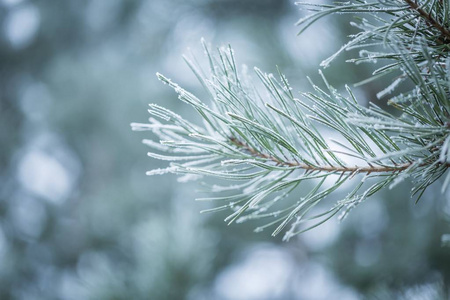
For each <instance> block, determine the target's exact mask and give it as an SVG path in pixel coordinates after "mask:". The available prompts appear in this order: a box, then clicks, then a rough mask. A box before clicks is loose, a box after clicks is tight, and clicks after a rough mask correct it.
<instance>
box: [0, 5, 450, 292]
mask: <svg viewBox="0 0 450 300" xmlns="http://www.w3.org/2000/svg"><path fill="white" fill-rule="evenodd" d="M293 2H294V1H293V0H246V1H239V0H169V1H168V0H92V1H88V0H78V1H70V0H65V1H62V0H0V21H1V23H0V26H1V31H0V299H205V300H206V299H223V300H228V299H230V300H232V299H233V300H234V299H236V300H240V299H242V300H247V299H248V300H252V299H255V300H256V299H258V300H259V299H366V298H369V299H401V298H403V299H446V298H447V297H448V288H447V286H448V284H449V283H450V249H449V248H445V247H441V241H440V238H441V235H442V234H444V233H448V232H450V228H449V227H450V226H449V221H448V215H449V213H450V200H449V199H450V194H447V195H442V194H440V192H439V185H440V184H439V183H437V184H435V185H434V186H433V188H434V189H433V188H430V189H429V190H428V191H427V192H426V194H425V196H424V197H423V199H422V200H421V201H420V202H419V203H418V204H417V205H414V200H413V199H411V198H410V197H409V189H410V186H409V185H408V183H404V184H402V185H399V186H398V187H397V188H396V189H394V190H390V191H384V192H382V193H380V194H379V195H378V196H377V197H373V198H371V199H370V200H368V201H367V202H365V203H364V204H362V205H360V206H359V207H358V208H357V209H355V210H354V211H353V212H352V213H351V214H350V216H349V217H348V218H347V219H346V220H345V221H343V222H342V223H339V222H338V221H337V220H335V219H334V220H331V221H329V222H327V223H325V224H324V225H322V226H321V227H319V228H316V229H314V230H313V231H310V232H307V233H305V234H303V235H300V236H298V237H297V238H294V239H293V240H291V242H289V243H282V242H281V236H280V237H276V238H272V237H271V236H270V231H267V232H262V233H254V232H253V229H254V228H255V227H256V226H255V224H252V223H246V224H240V225H232V226H226V225H225V223H224V222H223V219H224V217H225V216H226V213H223V214H221V213H217V214H206V215H204V214H202V215H200V214H199V211H200V210H202V209H205V208H206V207H205V204H204V203H199V202H195V201H194V199H195V197H196V193H195V189H196V188H198V185H196V184H195V183H189V184H187V183H177V181H176V177H175V176H173V175H167V176H159V177H147V176H145V172H146V171H147V170H150V169H153V168H158V167H163V166H164V164H162V163H160V162H158V161H155V160H153V159H150V158H148V157H147V156H146V152H147V149H146V146H145V145H143V144H141V140H142V139H144V138H151V136H150V135H149V133H146V132H132V131H131V129H130V125H129V124H130V123H131V122H146V120H147V119H148V113H147V105H148V103H157V104H160V105H164V106H166V107H169V108H171V109H174V110H176V111H177V113H179V114H182V115H189V114H191V115H193V111H192V110H190V109H189V108H188V107H186V106H185V105H182V104H181V103H180V102H179V101H178V100H177V97H176V95H175V94H174V93H173V92H172V91H171V90H170V89H169V88H167V87H166V86H164V85H162V84H161V83H160V82H158V80H157V79H156V76H155V73H156V72H161V73H163V74H165V75H166V76H167V77H169V78H172V79H173V80H174V81H175V82H177V83H179V84H180V85H182V86H184V87H185V88H187V89H188V90H191V91H193V92H194V93H199V94H201V93H202V91H201V89H200V85H199V84H198V83H197V82H196V81H195V78H194V76H193V75H192V74H191V73H190V71H189V69H188V68H187V67H186V65H185V64H184V63H183V60H182V58H181V55H182V54H183V53H189V50H188V48H191V49H192V50H191V51H192V52H193V53H197V57H198V58H199V59H200V60H201V59H202V51H201V46H200V39H201V37H204V38H205V39H206V40H207V41H208V42H210V43H211V44H212V45H213V46H220V45H226V44H228V43H230V44H231V45H232V46H233V48H234V49H235V52H236V57H237V61H238V64H244V63H245V64H246V65H248V66H249V67H250V68H252V67H253V66H258V67H260V68H261V69H263V70H265V71H267V72H275V71H276V66H277V65H278V66H279V67H280V69H281V70H282V71H283V72H284V73H285V74H286V75H287V76H288V78H289V81H290V83H291V84H292V86H293V87H294V88H295V90H303V91H305V90H307V89H308V85H307V80H306V75H310V76H311V77H312V78H313V79H315V78H318V76H317V74H318V73H317V68H318V65H319V63H320V61H321V60H323V59H325V58H327V57H328V56H329V55H331V54H332V53H334V51H336V50H337V49H338V48H339V46H340V44H342V43H343V42H344V41H345V37H346V35H348V34H350V33H354V32H355V29H352V28H350V27H349V26H348V25H347V24H348V21H349V19H348V17H344V16H338V17H330V18H328V19H326V20H323V21H320V22H319V23H317V24H316V25H315V26H313V27H312V28H310V29H309V30H308V31H307V32H305V34H304V35H302V36H300V37H297V36H296V34H297V30H298V28H296V27H295V26H294V23H295V22H296V21H297V20H298V19H299V18H300V17H301V16H303V15H304V12H301V11H299V8H298V7H297V6H295V5H294V3H293ZM346 55H347V54H346ZM348 55H349V56H354V55H356V54H355V53H349V54H348ZM345 58H346V57H345V55H344V56H342V57H340V59H338V60H337V61H336V62H335V63H334V65H333V66H332V67H330V68H328V69H327V70H326V75H327V77H328V80H329V81H330V82H331V83H332V84H333V85H334V86H336V87H340V86H343V84H344V83H354V82H357V81H359V80H361V79H362V78H364V77H365V76H367V75H368V74H369V73H370V70H372V69H373V68H374V66H373V65H367V66H365V65H364V66H363V65H361V66H357V67H354V66H352V65H349V64H346V63H345V62H344V61H345ZM382 86H383V83H382V82H381V83H380V82H375V83H372V84H371V85H367V86H364V87H363V88H362V89H358V90H356V93H357V95H358V96H359V98H360V99H361V101H367V100H373V99H374V96H373V95H374V94H375V93H376V92H377V91H379V90H381V89H382ZM375 101H377V100H375ZM382 103H383V102H380V103H379V104H380V105H383V104H382ZM335 200H338V199H335Z"/></svg>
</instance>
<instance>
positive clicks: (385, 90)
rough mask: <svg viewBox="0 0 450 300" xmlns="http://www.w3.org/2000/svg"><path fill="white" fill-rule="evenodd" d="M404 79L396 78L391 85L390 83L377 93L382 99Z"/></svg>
mask: <svg viewBox="0 0 450 300" xmlns="http://www.w3.org/2000/svg"><path fill="white" fill-rule="evenodd" d="M402 81H403V79H402V78H397V79H395V80H394V81H393V82H392V83H391V84H390V85H388V86H387V87H386V88H385V89H383V90H382V91H381V92H378V93H377V98H378V99H381V98H383V97H384V96H386V95H389V94H391V93H392V92H393V91H394V90H395V88H396V87H397V86H398V85H399V84H400V83H401V82H402Z"/></svg>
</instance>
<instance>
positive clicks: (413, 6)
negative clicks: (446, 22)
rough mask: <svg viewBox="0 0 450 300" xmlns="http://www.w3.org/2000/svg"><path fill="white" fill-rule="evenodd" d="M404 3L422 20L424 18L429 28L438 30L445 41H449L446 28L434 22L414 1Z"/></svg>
mask: <svg viewBox="0 0 450 300" xmlns="http://www.w3.org/2000/svg"><path fill="white" fill-rule="evenodd" d="M405 2H406V3H407V4H408V5H409V7H411V8H412V9H414V10H415V11H417V12H418V13H419V14H420V15H421V16H422V17H423V18H425V20H426V21H427V22H428V23H429V24H430V25H431V26H433V27H434V28H436V29H438V30H439V31H440V32H441V33H442V34H443V35H444V36H445V38H446V39H447V40H450V31H449V30H448V29H447V28H445V27H444V26H443V25H441V24H440V23H439V22H438V21H436V20H435V19H434V18H433V17H432V16H431V15H430V14H429V13H427V12H426V11H424V10H423V9H422V8H421V7H420V6H419V5H418V4H417V3H416V2H415V1H412V0H405Z"/></svg>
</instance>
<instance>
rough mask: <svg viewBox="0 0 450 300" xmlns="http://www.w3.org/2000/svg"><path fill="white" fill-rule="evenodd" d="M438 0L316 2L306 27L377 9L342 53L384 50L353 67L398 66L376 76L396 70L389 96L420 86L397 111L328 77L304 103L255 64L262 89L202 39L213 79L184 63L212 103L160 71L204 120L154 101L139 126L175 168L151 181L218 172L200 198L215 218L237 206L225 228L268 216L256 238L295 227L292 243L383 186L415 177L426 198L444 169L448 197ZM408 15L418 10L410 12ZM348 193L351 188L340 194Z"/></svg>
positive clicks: (449, 130)
mask: <svg viewBox="0 0 450 300" xmlns="http://www.w3.org/2000/svg"><path fill="white" fill-rule="evenodd" d="M397 3H398V4H399V5H397V6H396V5H394V4H397ZM414 3H416V2H414ZM430 3H432V4H433V5H435V6H436V5H440V4H439V3H440V2H439V1H434V2H433V1H431V2H430V1H428V2H426V3H425V5H420V4H417V5H418V6H417V7H416V6H414V5H411V4H410V3H409V1H383V2H376V3H366V2H363V1H355V3H353V4H348V3H345V4H344V3H341V4H339V3H338V4H335V5H316V6H313V9H314V10H315V12H314V13H313V15H311V16H309V17H307V18H304V19H302V20H301V21H300V22H299V25H300V26H303V27H302V30H304V29H305V28H306V27H308V26H310V25H311V24H312V23H313V22H315V21H316V20H317V19H319V18H321V17H323V16H325V15H328V14H332V13H337V12H345V13H364V14H369V15H370V16H371V17H372V19H373V20H371V22H369V21H367V20H365V19H361V21H360V23H358V24H356V26H357V27H358V28H359V29H360V30H361V32H360V33H358V34H356V35H354V36H353V37H352V40H351V41H350V42H349V43H348V44H346V45H345V46H344V47H343V48H342V49H341V50H339V51H338V53H337V54H339V52H342V51H344V50H351V49H355V48H369V47H375V48H377V47H378V48H377V52H375V51H372V52H369V51H368V50H364V51H360V57H359V58H357V59H354V60H352V61H353V62H367V61H373V60H374V59H376V60H378V59H384V60H389V61H390V62H388V63H387V64H384V65H383V66H382V67H380V68H379V69H377V70H376V71H375V72H374V74H373V78H370V79H368V80H372V79H376V78H378V77H380V76H382V75H386V74H389V73H392V72H397V73H399V75H398V77H397V79H396V80H395V81H394V83H393V84H391V85H390V86H389V87H387V89H386V90H384V91H382V93H381V94H382V95H387V94H389V93H393V92H394V89H395V87H396V86H397V85H398V84H400V83H401V82H403V81H407V80H410V81H411V82H413V83H414V88H413V89H411V90H410V91H408V92H407V93H403V94H398V95H395V96H394V97H392V98H391V99H390V100H389V102H390V103H391V104H392V105H393V106H394V107H396V108H397V109H398V110H399V112H400V116H394V115H392V114H390V113H388V112H387V111H384V110H383V109H381V108H379V107H377V106H376V105H375V104H373V103H371V104H370V106H369V107H363V106H361V105H359V104H358V101H357V100H356V98H355V96H354V94H353V93H352V91H351V89H350V88H349V87H348V86H346V87H345V89H346V94H347V95H343V94H341V93H339V92H337V90H336V89H334V88H333V87H332V86H331V85H330V84H329V83H328V82H327V80H326V79H325V76H323V75H322V78H323V82H324V84H323V86H324V88H321V87H319V86H317V85H315V84H314V83H311V84H312V88H313V92H309V93H301V94H299V97H298V98H297V96H295V95H296V93H295V92H294V91H293V89H292V88H291V87H290V85H289V83H288V81H287V79H286V77H285V76H284V75H283V74H282V73H281V72H278V74H277V77H278V78H276V77H275V76H274V75H272V74H267V73H264V72H262V71H261V70H259V69H257V68H255V69H254V72H255V75H256V77H257V78H258V81H259V82H258V83H254V81H253V80H252V78H251V77H250V76H248V75H246V72H245V71H244V72H242V71H240V70H238V68H237V65H236V62H235V57H234V54H233V50H232V49H231V47H228V48H221V49H218V50H217V52H216V53H213V52H212V51H211V50H210V49H209V47H207V46H206V44H205V43H204V42H203V47H204V50H205V53H206V59H207V61H208V62H209V72H204V71H203V70H202V69H201V68H200V67H199V66H198V65H196V64H194V63H192V62H191V60H189V59H188V58H185V60H186V62H187V64H188V65H189V67H190V68H191V70H192V71H193V72H194V74H195V75H196V76H197V78H198V79H199V81H200V82H201V84H202V85H203V87H204V88H205V89H206V91H207V93H208V95H209V96H208V97H209V101H207V102H204V101H201V100H200V99H199V98H197V97H196V96H195V95H193V94H192V93H190V92H188V91H186V90H185V89H183V88H182V87H180V86H178V85H177V84H175V83H174V82H172V81H171V80H170V79H168V78H166V77H165V76H163V75H161V74H158V78H159V79H160V80H161V81H162V82H163V83H165V84H168V85H169V86H171V87H172V88H173V89H174V90H175V91H176V93H177V94H178V98H179V99H180V100H181V101H183V102H185V103H187V104H189V105H190V106H192V107H193V108H194V109H195V110H196V111H197V112H198V114H199V115H200V117H201V120H202V124H193V123H192V122H189V121H188V120H186V119H185V118H183V117H181V116H179V115H177V114H176V113H174V112H172V111H170V110H168V109H166V108H163V107H160V106H158V105H155V104H151V105H150V109H149V113H150V114H151V115H152V118H150V122H149V123H148V124H138V123H133V124H132V127H133V129H134V130H151V131H153V133H155V134H156V136H157V137H158V138H159V139H160V141H161V142H160V143H159V144H158V143H156V142H154V141H152V140H145V141H144V143H145V144H147V145H148V146H149V147H151V148H152V149H153V150H154V151H156V152H149V156H151V157H154V158H157V159H160V160H166V161H169V162H170V163H169V166H168V167H167V168H165V169H157V170H152V171H149V172H148V174H149V175H155V174H164V173H177V174H182V175H183V176H182V177H181V180H182V181H185V180H190V179H199V178H202V179H204V180H205V181H206V179H207V178H208V177H214V178H216V179H215V180H214V183H213V184H210V183H204V185H205V186H206V187H207V188H208V189H207V190H208V191H209V193H210V196H208V197H206V198H200V199H198V200H201V201H212V202H214V203H218V204H217V206H216V207H214V208H212V209H208V210H206V211H219V210H229V211H231V212H230V215H229V216H228V217H227V218H226V219H225V221H226V222H227V223H232V222H234V221H236V222H243V221H246V220H252V219H261V220H265V224H264V225H262V226H260V227H258V228H257V229H256V231H261V230H263V229H265V228H268V227H272V228H273V235H277V234H278V233H280V232H281V231H283V229H285V228H286V227H289V229H288V230H287V231H286V233H285V236H284V239H285V240H288V239H289V238H291V237H292V236H294V235H295V234H297V233H300V232H303V231H305V230H308V229H311V228H314V227H315V226H318V225H320V224H322V223H323V222H325V221H326V220H328V219H330V218H331V217H333V216H335V215H336V214H338V213H339V212H341V217H342V218H343V217H345V216H346V215H347V213H348V212H349V211H350V210H351V209H352V208H354V207H355V206H356V205H358V204H359V203H361V202H363V201H364V200H365V199H367V198H368V197H370V196H372V195H373V194H375V193H376V192H377V191H379V190H380V189H382V188H385V187H391V188H392V187H394V186H395V185H396V184H398V183H399V182H401V181H402V180H404V179H405V178H408V177H410V178H412V180H413V182H414V188H413V190H412V194H413V195H415V194H417V199H420V197H421V195H422V194H423V192H424V191H425V190H426V188H427V187H429V186H430V185H431V184H432V183H433V182H435V181H436V180H437V179H439V178H440V177H441V176H442V175H444V174H445V173H447V174H446V177H445V179H444V183H443V186H442V190H443V191H444V190H445V189H446V188H447V187H448V185H449V184H450V172H448V168H449V166H450V126H449V124H450V119H449V114H448V111H449V110H450V105H449V100H448V95H449V82H450V78H449V72H448V70H449V65H450V63H449V60H448V55H447V50H445V49H447V48H445V47H448V45H447V44H446V41H447V40H446V37H445V34H444V33H443V31H442V30H441V29H439V27H438V26H436V25H433V22H432V21H430V20H431V17H432V18H433V20H436V22H439V23H436V24H440V25H441V26H444V27H443V28H446V27H445V26H446V25H445V24H447V23H445V22H447V20H446V19H445V18H441V17H442V14H443V13H444V12H445V11H446V9H445V8H442V7H440V8H435V7H434V6H432V5H431V4H430ZM411 10H414V11H415V12H416V14H413V15H411ZM422 11H423V12H425V13H426V14H424V13H423V12H422ZM379 13H383V14H385V15H386V16H387V17H384V18H383V17H380V16H379ZM407 14H409V16H407ZM389 18H391V19H389ZM437 20H439V21H437ZM337 54H336V55H334V56H332V57H331V58H330V59H328V60H326V61H325V63H324V64H323V65H324V66H326V65H328V63H329V62H331V60H332V59H334V58H335V57H336V56H337ZM206 74H207V75H206ZM321 74H322V73H321ZM381 94H380V95H381ZM382 95H381V96H382ZM329 135H331V136H332V137H333V139H330V138H327V137H326V136H329ZM347 158H351V160H349V159H347ZM356 176H358V180H356V182H355V180H352V178H355V177H356ZM225 181H235V182H237V183H232V184H224V182H225ZM344 185H345V186H346V187H343V186H344ZM349 187H351V188H350V189H349ZM348 189H349V190H348ZM305 190H306V192H302V191H305ZM340 190H347V191H349V192H348V194H347V195H342V193H341V192H339V191H340ZM337 197H340V198H337ZM326 199H331V201H333V203H332V204H331V206H328V208H324V205H323V203H324V202H325V200H326ZM336 199H341V200H338V201H336ZM328 205H329V204H328Z"/></svg>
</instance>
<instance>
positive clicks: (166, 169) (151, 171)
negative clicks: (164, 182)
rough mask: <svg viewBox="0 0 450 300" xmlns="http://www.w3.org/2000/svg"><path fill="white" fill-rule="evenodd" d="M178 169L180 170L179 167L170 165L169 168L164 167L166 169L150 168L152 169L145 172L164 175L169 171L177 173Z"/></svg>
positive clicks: (150, 174)
mask: <svg viewBox="0 0 450 300" xmlns="http://www.w3.org/2000/svg"><path fill="white" fill-rule="evenodd" d="M177 170H178V168H177V167H168V168H164V169H154V170H150V171H147V172H146V173H145V174H146V175H147V176H153V175H164V174H168V173H176V171H177Z"/></svg>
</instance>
